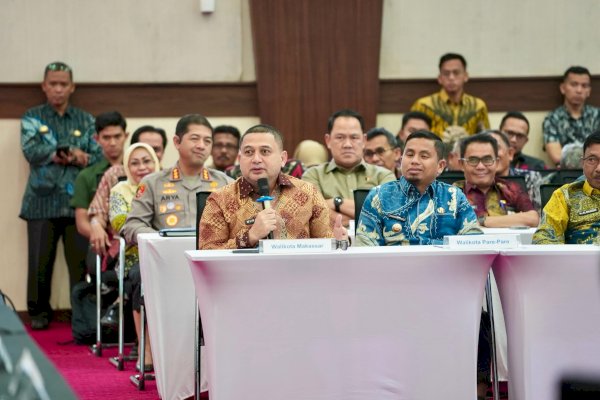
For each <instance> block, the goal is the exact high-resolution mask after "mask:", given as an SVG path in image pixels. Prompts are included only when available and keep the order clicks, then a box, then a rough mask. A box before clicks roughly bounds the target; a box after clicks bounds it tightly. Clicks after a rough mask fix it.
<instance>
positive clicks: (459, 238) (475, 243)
mask: <svg viewBox="0 0 600 400" xmlns="http://www.w3.org/2000/svg"><path fill="white" fill-rule="evenodd" d="M444 245H447V246H448V247H449V248H451V249H460V248H463V249H464V248H468V249H481V248H493V249H514V248H515V247H519V246H520V245H521V238H520V235H518V234H512V233H503V234H494V235H455V236H444Z"/></svg>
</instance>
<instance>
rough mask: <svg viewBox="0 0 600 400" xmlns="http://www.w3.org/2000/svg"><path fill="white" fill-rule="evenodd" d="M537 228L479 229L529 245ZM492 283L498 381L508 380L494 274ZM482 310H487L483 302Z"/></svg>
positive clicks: (506, 348)
mask: <svg viewBox="0 0 600 400" xmlns="http://www.w3.org/2000/svg"><path fill="white" fill-rule="evenodd" d="M536 229H537V228H519V229H514V228H481V230H482V231H483V233H484V234H485V235H498V234H514V235H519V239H520V240H521V244H524V245H529V244H531V241H532V240H533V234H534V233H535V231H536ZM491 277H492V279H491V282H492V303H493V305H494V328H495V332H496V359H497V361H498V380H499V381H507V380H508V345H507V338H506V326H505V322H504V313H503V310H502V303H501V301H500V294H499V292H498V285H497V284H496V279H495V277H494V273H493V272H492V273H491ZM484 308H485V309H486V310H487V307H486V304H485V301H484Z"/></svg>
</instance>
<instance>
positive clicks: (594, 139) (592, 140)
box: [583, 131, 600, 154]
mask: <svg viewBox="0 0 600 400" xmlns="http://www.w3.org/2000/svg"><path fill="white" fill-rule="evenodd" d="M593 144H600V131H596V132H594V133H592V134H591V135H590V136H588V137H587V138H586V139H585V142H583V154H585V150H586V149H587V148H588V147H590V146H591V145H593Z"/></svg>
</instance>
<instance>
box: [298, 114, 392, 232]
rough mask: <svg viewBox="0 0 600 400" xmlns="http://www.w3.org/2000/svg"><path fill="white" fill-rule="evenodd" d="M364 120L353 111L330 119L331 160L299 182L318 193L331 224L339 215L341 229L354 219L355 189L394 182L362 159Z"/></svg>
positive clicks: (327, 138) (318, 166) (329, 144)
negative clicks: (313, 187)
mask: <svg viewBox="0 0 600 400" xmlns="http://www.w3.org/2000/svg"><path fill="white" fill-rule="evenodd" d="M364 125H365V124H364V121H363V117H362V116H361V115H360V114H359V113H357V112H356V111H353V110H340V111H337V112H335V113H333V114H332V115H331V116H330V117H329V121H328V123H327V133H326V134H325V143H326V144H327V148H328V149H329V150H330V151H331V156H332V160H331V161H329V162H328V163H325V164H321V165H317V166H314V167H312V168H310V169H309V170H307V171H306V173H305V174H304V175H303V176H302V180H305V181H307V182H310V183H312V184H314V185H315V186H316V187H317V189H318V190H319V191H320V192H321V194H322V195H323V197H324V198H325V201H326V202H327V206H328V207H329V212H330V216H331V222H332V223H333V221H334V220H335V219H336V217H337V216H338V215H342V217H343V221H342V222H343V224H344V226H348V223H349V220H351V219H354V190H355V189H370V188H372V187H375V186H377V185H381V184H382V183H385V182H391V181H393V180H395V179H396V176H395V175H394V173H393V172H392V171H390V170H388V169H385V168H383V167H379V166H377V165H372V164H368V163H367V162H365V161H364V160H363V151H364V149H365V142H366V135H365V134H364Z"/></svg>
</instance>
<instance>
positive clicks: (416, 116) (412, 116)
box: [400, 111, 431, 130]
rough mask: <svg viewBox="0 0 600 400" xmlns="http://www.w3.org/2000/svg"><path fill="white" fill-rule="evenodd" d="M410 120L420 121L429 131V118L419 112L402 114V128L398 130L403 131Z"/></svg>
mask: <svg viewBox="0 0 600 400" xmlns="http://www.w3.org/2000/svg"><path fill="white" fill-rule="evenodd" d="M411 119H420V120H421V121H423V122H425V123H426V124H427V126H428V127H429V129H431V118H429V115H427V114H425V113H422V112H421V111H409V112H407V113H406V114H404V115H403V116H402V126H401V127H400V129H401V130H402V129H404V127H405V126H406V124H407V123H408V121H410V120H411Z"/></svg>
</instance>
